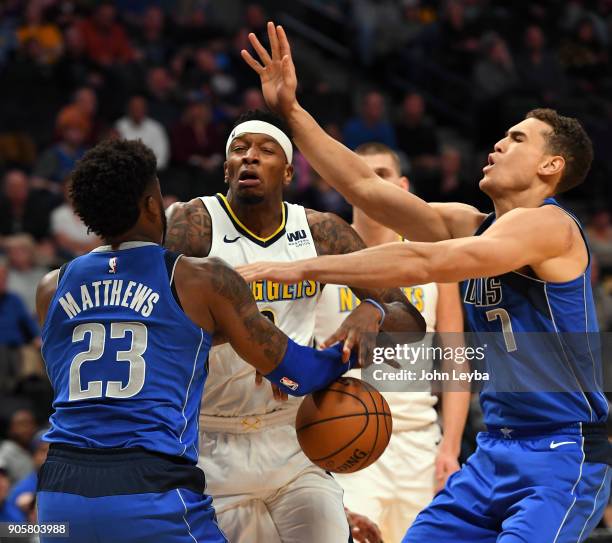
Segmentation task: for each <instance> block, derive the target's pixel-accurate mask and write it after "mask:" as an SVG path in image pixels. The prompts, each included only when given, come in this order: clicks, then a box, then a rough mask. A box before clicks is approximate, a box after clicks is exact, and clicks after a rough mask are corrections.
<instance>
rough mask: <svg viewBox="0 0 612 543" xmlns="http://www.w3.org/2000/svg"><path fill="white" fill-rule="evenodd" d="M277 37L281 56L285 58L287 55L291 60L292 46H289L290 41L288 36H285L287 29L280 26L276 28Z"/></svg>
mask: <svg viewBox="0 0 612 543" xmlns="http://www.w3.org/2000/svg"><path fill="white" fill-rule="evenodd" d="M276 35H277V36H278V44H279V46H280V54H281V55H282V56H283V57H284V56H285V55H287V56H288V57H289V59H291V46H290V45H289V40H288V39H287V34H285V29H284V28H283V27H282V26H281V25H278V26H277V27H276Z"/></svg>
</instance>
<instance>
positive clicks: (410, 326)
mask: <svg viewBox="0 0 612 543" xmlns="http://www.w3.org/2000/svg"><path fill="white" fill-rule="evenodd" d="M383 307H384V308H385V311H386V313H387V314H386V316H385V321H384V322H383V324H382V326H381V330H384V331H385V332H424V331H425V320H424V319H423V316H422V315H421V314H420V313H419V311H418V309H417V308H416V307H414V306H413V305H412V304H410V303H409V302H408V301H406V302H405V303H404V302H400V301H395V302H387V303H385V304H383Z"/></svg>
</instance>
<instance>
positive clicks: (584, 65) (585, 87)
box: [559, 17, 608, 92]
mask: <svg viewBox="0 0 612 543" xmlns="http://www.w3.org/2000/svg"><path fill="white" fill-rule="evenodd" d="M559 54H560V56H561V62H562V63H563V65H564V66H565V68H566V69H567V72H568V74H570V75H571V76H573V77H574V78H576V80H577V86H578V88H579V90H581V91H583V92H594V91H596V90H598V88H599V85H600V84H601V80H602V77H603V76H604V74H606V72H607V71H606V62H607V60H608V58H607V52H606V48H605V46H604V44H603V43H602V42H601V40H600V38H599V37H598V36H597V34H596V33H595V28H594V26H593V21H592V20H591V19H590V18H588V17H585V18H583V19H582V20H580V21H579V22H578V24H577V25H576V28H575V29H574V31H573V33H572V35H571V36H570V37H569V38H568V39H567V40H565V42H564V43H563V44H562V45H561V49H560V52H559Z"/></svg>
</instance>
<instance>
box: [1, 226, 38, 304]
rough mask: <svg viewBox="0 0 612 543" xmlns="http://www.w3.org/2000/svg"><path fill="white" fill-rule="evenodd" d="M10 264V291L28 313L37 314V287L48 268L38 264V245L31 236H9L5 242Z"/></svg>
mask: <svg viewBox="0 0 612 543" xmlns="http://www.w3.org/2000/svg"><path fill="white" fill-rule="evenodd" d="M4 249H5V251H6V254H7V257H8V262H9V275H8V290H9V291H10V292H13V293H14V294H17V296H19V297H20V298H21V299H22V301H23V302H24V304H25V306H26V309H27V310H28V313H29V314H30V315H32V316H34V315H35V314H36V286H37V285H38V282H39V281H40V280H41V279H42V278H43V277H44V276H45V275H46V274H47V272H48V271H49V269H48V268H45V267H43V266H39V265H37V263H36V244H35V243H34V239H33V238H32V236H30V235H29V234H17V235H14V236H9V237H8V238H6V240H5V241H4Z"/></svg>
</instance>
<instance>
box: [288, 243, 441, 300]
mask: <svg viewBox="0 0 612 543" xmlns="http://www.w3.org/2000/svg"><path fill="white" fill-rule="evenodd" d="M408 245H409V244H407V243H388V244H385V245H378V246H376V247H371V248H369V249H363V250H362V251H357V252H355V253H350V254H347V255H329V256H321V257H318V258H311V259H308V260H304V261H302V262H301V264H300V267H301V272H302V275H303V278H304V279H313V280H315V281H319V282H321V283H335V284H345V285H348V286H350V287H361V288H372V289H375V288H390V287H397V286H399V285H403V286H410V285H415V284H422V283H427V282H430V281H428V280H427V279H428V276H427V275H428V274H427V270H426V269H425V267H424V265H425V262H424V260H425V259H424V258H422V257H421V256H420V255H418V254H417V253H416V252H415V251H414V249H413V248H412V247H411V248H409V247H408ZM410 245H412V244H410Z"/></svg>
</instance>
